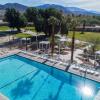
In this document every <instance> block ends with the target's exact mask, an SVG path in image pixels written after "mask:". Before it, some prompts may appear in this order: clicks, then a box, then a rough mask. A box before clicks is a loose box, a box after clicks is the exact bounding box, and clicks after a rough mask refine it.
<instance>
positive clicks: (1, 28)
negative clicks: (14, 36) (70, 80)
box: [0, 26, 10, 31]
mask: <svg viewBox="0 0 100 100" xmlns="http://www.w3.org/2000/svg"><path fill="white" fill-rule="evenodd" d="M9 29H10V28H9V27H8V26H0V30H1V31H6V30H9Z"/></svg>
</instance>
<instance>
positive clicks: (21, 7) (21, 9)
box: [0, 3, 100, 15]
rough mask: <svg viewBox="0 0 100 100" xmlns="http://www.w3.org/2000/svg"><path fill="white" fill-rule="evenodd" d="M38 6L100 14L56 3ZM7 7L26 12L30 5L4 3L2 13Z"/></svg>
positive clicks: (75, 12)
mask: <svg viewBox="0 0 100 100" xmlns="http://www.w3.org/2000/svg"><path fill="white" fill-rule="evenodd" d="M36 7H37V8H41V9H46V8H56V9H58V10H62V11H63V12H64V13H66V14H67V13H68V14H71V13H73V14H82V15H100V12H96V11H88V10H85V9H81V8H77V7H64V6H60V5H55V4H44V5H40V6H36ZM6 8H15V9H16V10H18V11H20V12H24V11H25V10H26V9H27V8H28V7H27V6H25V5H22V4H18V3H7V4H4V5H0V14H2V13H1V12H4V11H5V9H6Z"/></svg>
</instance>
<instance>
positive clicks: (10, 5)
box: [0, 3, 27, 12]
mask: <svg viewBox="0 0 100 100" xmlns="http://www.w3.org/2000/svg"><path fill="white" fill-rule="evenodd" d="M6 8H15V9H16V10H18V11H21V12H23V11H25V10H26V9H27V6H24V5H22V4H18V3H6V4H4V5H0V10H5V9H6Z"/></svg>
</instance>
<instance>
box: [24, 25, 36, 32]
mask: <svg viewBox="0 0 100 100" xmlns="http://www.w3.org/2000/svg"><path fill="white" fill-rule="evenodd" d="M24 29H26V30H31V31H33V32H35V27H32V26H27V27H25V28H24Z"/></svg>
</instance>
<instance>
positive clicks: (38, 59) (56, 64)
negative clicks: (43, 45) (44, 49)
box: [0, 49, 100, 82]
mask: <svg viewBox="0 0 100 100" xmlns="http://www.w3.org/2000/svg"><path fill="white" fill-rule="evenodd" d="M14 54H17V55H19V56H22V57H25V58H28V59H30V60H34V61H36V62H40V63H43V64H46V65H49V66H52V67H55V68H57V69H60V70H63V71H68V72H70V73H73V74H76V75H79V76H83V77H86V78H89V79H91V80H94V81H97V82H100V73H99V75H94V74H90V73H85V72H82V71H80V70H75V69H73V68H72V66H70V67H69V68H68V69H67V67H68V65H65V64H63V63H61V62H59V61H57V62H56V61H54V60H51V59H47V58H44V57H41V56H38V55H35V54H32V53H29V52H26V51H21V50H18V49H16V50H13V51H10V52H9V53H8V54H4V55H3V56H0V58H3V57H6V56H10V55H14ZM66 69H67V70H66Z"/></svg>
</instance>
